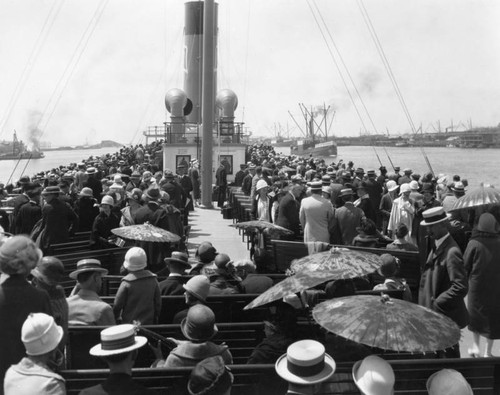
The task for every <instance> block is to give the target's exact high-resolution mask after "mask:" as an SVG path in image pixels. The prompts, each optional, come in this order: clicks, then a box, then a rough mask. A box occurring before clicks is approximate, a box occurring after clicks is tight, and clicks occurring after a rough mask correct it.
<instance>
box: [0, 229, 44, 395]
mask: <svg viewBox="0 0 500 395" xmlns="http://www.w3.org/2000/svg"><path fill="white" fill-rule="evenodd" d="M41 258H42V252H41V251H40V250H39V249H38V248H36V246H35V243H34V242H33V241H32V240H31V239H30V238H29V237H27V236H22V235H19V236H14V237H11V238H10V239H8V240H7V241H5V242H4V244H3V245H2V246H1V247H0V271H1V272H2V275H1V278H0V388H3V379H4V375H5V372H6V371H7V369H8V368H9V366H10V365H12V364H14V363H18V362H19V361H20V360H21V359H22V358H23V357H24V355H25V349H24V344H23V342H22V341H21V328H22V326H23V323H24V321H25V320H26V318H27V317H28V315H29V314H30V313H35V312H40V313H47V314H52V308H51V306H50V300H49V295H48V294H47V292H45V291H43V290H39V289H36V288H34V287H33V286H31V284H29V283H28V281H26V277H27V275H28V274H29V273H30V272H31V270H32V269H33V268H35V266H36V265H37V263H38V261H39V260H40V259H41ZM0 392H1V391H0Z"/></svg>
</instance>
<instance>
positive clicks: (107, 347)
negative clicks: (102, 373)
mask: <svg viewBox="0 0 500 395" xmlns="http://www.w3.org/2000/svg"><path fill="white" fill-rule="evenodd" d="M147 342H148V339H146V338H145V337H143V336H135V329H134V326H133V325H131V324H123V325H115V326H112V327H109V328H106V329H104V330H102V331H101V343H99V344H97V345H95V346H94V347H92V348H91V349H90V351H89V352H90V355H94V356H96V357H107V356H110V355H118V354H124V353H127V352H130V351H133V350H136V349H138V348H141V347H142V346H144V345H145V344H146V343H147Z"/></svg>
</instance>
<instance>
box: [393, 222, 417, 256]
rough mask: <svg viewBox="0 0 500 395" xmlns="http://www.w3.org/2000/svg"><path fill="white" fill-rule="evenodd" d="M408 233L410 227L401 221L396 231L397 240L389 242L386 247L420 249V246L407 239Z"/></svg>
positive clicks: (407, 249)
mask: <svg viewBox="0 0 500 395" xmlns="http://www.w3.org/2000/svg"><path fill="white" fill-rule="evenodd" d="M407 234H408V227H407V226H406V225H405V224H403V223H400V224H399V225H398V227H397V228H396V232H395V236H396V240H394V241H393V242H392V243H390V244H387V246H386V247H385V248H387V249H388V250H403V251H418V247H417V246H416V245H415V244H413V243H411V242H409V241H408V240H406V235H407Z"/></svg>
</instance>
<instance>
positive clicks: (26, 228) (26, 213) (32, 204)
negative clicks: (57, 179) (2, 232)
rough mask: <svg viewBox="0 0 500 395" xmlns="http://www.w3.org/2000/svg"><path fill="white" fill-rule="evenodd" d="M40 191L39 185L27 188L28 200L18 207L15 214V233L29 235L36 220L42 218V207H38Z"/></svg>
mask: <svg viewBox="0 0 500 395" xmlns="http://www.w3.org/2000/svg"><path fill="white" fill-rule="evenodd" d="M41 192H42V190H41V187H38V188H35V189H32V190H28V191H27V192H26V194H27V195H28V198H29V201H28V202H27V203H26V204H23V205H22V206H21V207H20V208H19V211H18V213H17V215H16V218H15V229H14V233H15V234H18V235H19V234H27V235H29V234H30V233H31V231H32V230H33V227H34V226H35V224H36V223H37V222H38V220H40V218H42V208H41V207H40V194H41Z"/></svg>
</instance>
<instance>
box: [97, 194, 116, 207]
mask: <svg viewBox="0 0 500 395" xmlns="http://www.w3.org/2000/svg"><path fill="white" fill-rule="evenodd" d="M103 204H107V205H109V206H114V205H115V201H114V199H113V196H109V195H105V196H103V197H102V200H101V204H100V205H101V206H102V205H103Z"/></svg>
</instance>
